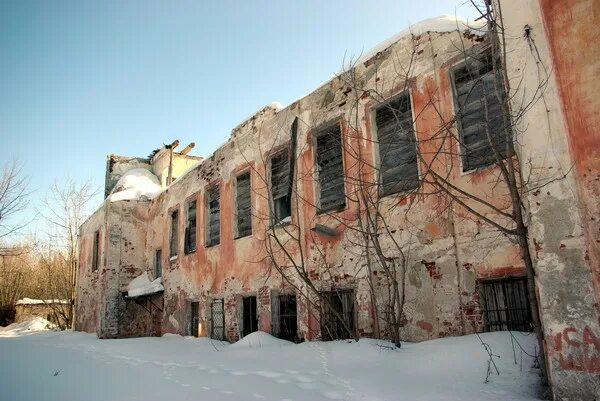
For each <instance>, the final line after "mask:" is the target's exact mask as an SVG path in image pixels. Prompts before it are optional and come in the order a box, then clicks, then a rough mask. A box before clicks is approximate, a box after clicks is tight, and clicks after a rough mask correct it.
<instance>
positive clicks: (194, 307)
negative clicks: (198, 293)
mask: <svg viewBox="0 0 600 401" xmlns="http://www.w3.org/2000/svg"><path fill="white" fill-rule="evenodd" d="M199 325H200V302H192V303H191V304H190V335H191V336H194V337H198V331H199V330H198V328H199Z"/></svg>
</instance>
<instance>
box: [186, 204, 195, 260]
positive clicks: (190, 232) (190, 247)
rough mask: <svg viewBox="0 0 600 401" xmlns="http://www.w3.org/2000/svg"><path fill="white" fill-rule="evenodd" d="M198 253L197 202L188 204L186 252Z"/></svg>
mask: <svg viewBox="0 0 600 401" xmlns="http://www.w3.org/2000/svg"><path fill="white" fill-rule="evenodd" d="M195 251H196V201H195V200H193V201H191V202H189V203H188V204H187V221H186V225H185V242H184V252H185V253H186V254H187V253H191V252H195Z"/></svg>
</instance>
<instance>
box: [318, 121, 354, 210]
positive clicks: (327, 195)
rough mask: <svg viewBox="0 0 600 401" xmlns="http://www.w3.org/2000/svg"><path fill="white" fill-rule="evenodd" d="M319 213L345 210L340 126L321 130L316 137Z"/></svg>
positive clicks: (336, 125)
mask: <svg viewBox="0 0 600 401" xmlns="http://www.w3.org/2000/svg"><path fill="white" fill-rule="evenodd" d="M315 142H316V155H317V160H316V162H317V163H316V164H317V174H318V186H319V190H318V193H319V202H318V204H319V207H318V212H319V213H325V212H329V211H333V210H339V209H343V208H344V207H345V206H346V196H345V194H344V165H343V161H342V130H341V128H340V125H339V124H335V125H334V126H331V127H329V128H327V129H324V130H321V131H320V132H319V133H318V134H317V136H316V141H315Z"/></svg>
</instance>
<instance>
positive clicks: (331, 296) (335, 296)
mask: <svg viewBox="0 0 600 401" xmlns="http://www.w3.org/2000/svg"><path fill="white" fill-rule="evenodd" d="M321 294H322V296H323V299H322V304H321V338H322V339H323V341H329V340H341V339H345V338H352V337H353V336H354V290H336V291H327V292H323V293H321Z"/></svg>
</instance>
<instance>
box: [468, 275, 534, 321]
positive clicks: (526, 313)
mask: <svg viewBox="0 0 600 401" xmlns="http://www.w3.org/2000/svg"><path fill="white" fill-rule="evenodd" d="M479 286H480V289H481V303H482V306H483V313H484V317H485V324H486V330H487V331H501V330H518V331H533V324H532V320H531V309H530V306H529V297H528V291H527V278H525V277H518V278H509V279H503V280H495V281H481V282H479Z"/></svg>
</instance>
